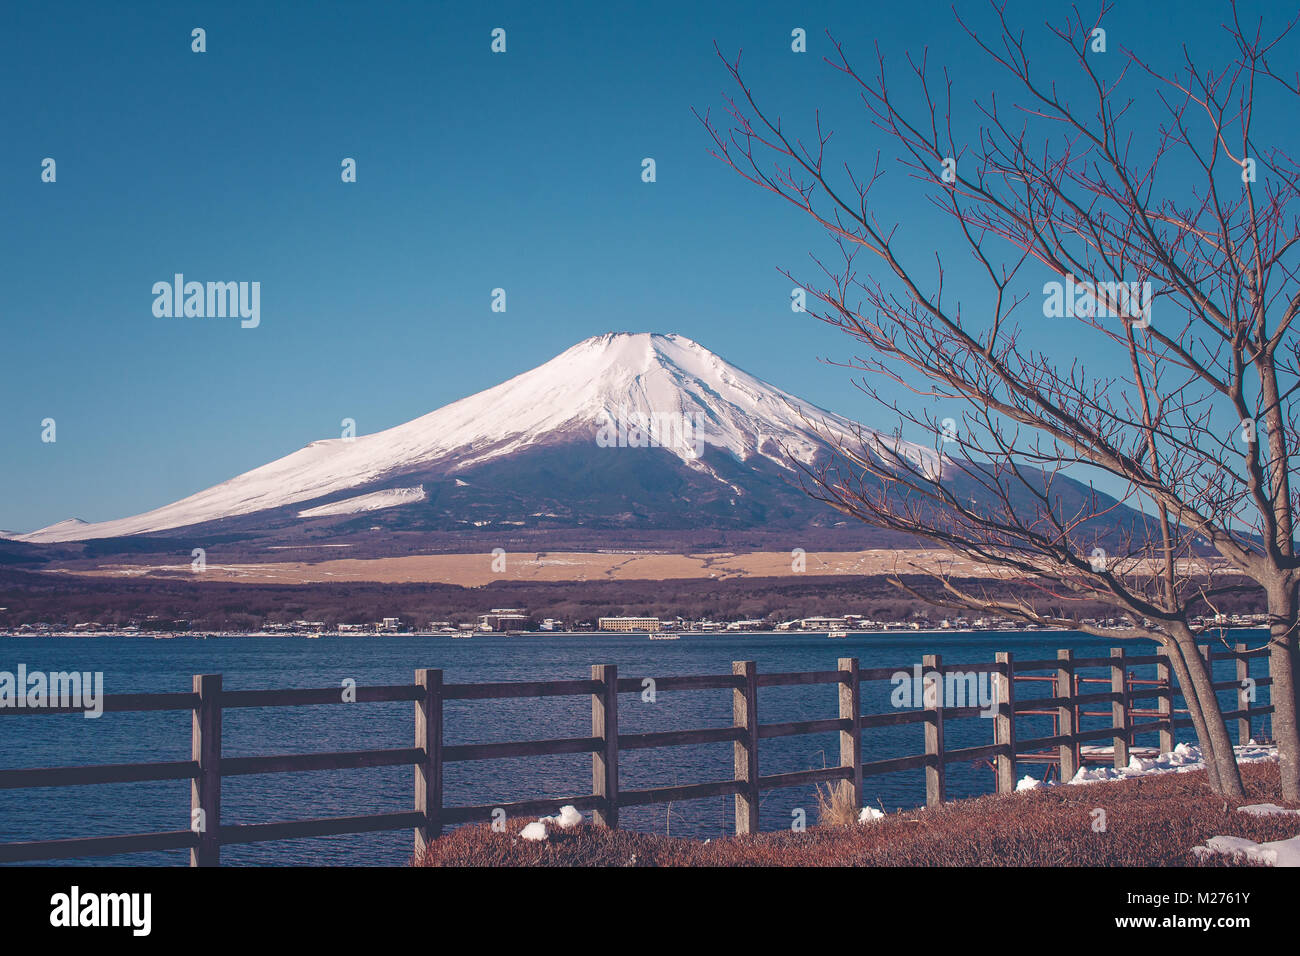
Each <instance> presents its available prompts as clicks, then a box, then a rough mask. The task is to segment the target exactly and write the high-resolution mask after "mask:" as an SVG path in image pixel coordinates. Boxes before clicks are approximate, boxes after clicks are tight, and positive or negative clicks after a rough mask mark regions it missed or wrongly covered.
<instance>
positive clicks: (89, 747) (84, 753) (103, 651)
mask: <svg viewBox="0 0 1300 956" xmlns="http://www.w3.org/2000/svg"><path fill="white" fill-rule="evenodd" d="M1230 640H1241V641H1245V642H1247V643H1248V644H1250V645H1251V646H1256V645H1258V644H1259V643H1262V641H1263V634H1262V632H1240V633H1237V634H1234V635H1232V636H1230ZM1062 647H1068V648H1071V649H1073V650H1074V652H1075V655H1076V656H1078V657H1103V656H1106V655H1108V654H1109V653H1110V648H1111V647H1124V648H1125V649H1126V651H1127V652H1128V653H1129V654H1130V655H1145V654H1150V653H1153V652H1154V650H1153V648H1154V645H1152V644H1150V643H1148V642H1145V641H1136V640H1123V639H1097V638H1091V637H1087V636H1084V635H1079V634H1069V633H1033V632H1019V633H1005V632H979V633H963V634H950V633H944V634H929V633H923V634H905V633H890V634H879V633H877V634H862V635H851V636H850V637H848V638H847V639H834V640H832V639H828V638H827V636H826V635H825V634H824V633H822V634H802V633H781V634H700V635H690V634H688V635H683V636H682V638H681V639H680V640H677V641H651V640H648V639H647V638H646V637H645V636H644V635H598V634H576V635H554V634H548V635H533V636H525V637H509V636H504V635H485V636H477V635H476V636H475V637H474V638H473V639H471V640H453V639H450V638H447V637H385V638H374V637H370V638H351V637H348V638H330V637H326V638H321V639H319V640H305V639H301V638H266V637H238V638H210V639H206V640H200V639H195V638H188V637H185V638H176V639H172V640H149V639H144V638H117V637H99V638H78V637H68V638H42V639H34V638H0V671H10V672H14V671H16V670H17V668H18V665H19V664H25V665H26V666H27V669H28V670H29V671H33V670H41V671H71V670H76V671H91V672H94V671H102V672H103V674H104V691H105V693H107V694H121V693H135V692H185V691H188V690H189V689H190V678H191V675H193V674H214V673H215V674H222V675H223V682H224V687H225V689H227V690H245V689H249V690H251V689H264V688H299V687H340V686H341V685H342V682H343V681H345V680H349V679H351V680H355V681H356V682H357V684H358V685H362V686H364V685H375V684H403V683H411V682H412V680H413V677H414V671H415V670H416V669H417V668H423V667H435V668H442V670H443V672H444V680H445V681H446V682H448V683H469V682H482V681H502V680H520V681H522V680H559V679H573V678H587V677H589V676H590V667H591V665H592V664H598V663H606V664H617V665H618V668H619V676H620V677H637V678H640V677H655V676H668V675H685V674H726V673H730V671H731V662H732V661H737V660H753V661H755V662H756V663H757V665H758V669H759V673H760V674H761V673H763V672H764V671H768V672H771V671H813V670H833V669H834V668H835V666H836V661H837V659H838V658H840V657H857V658H858V659H859V661H860V663H861V666H862V667H864V668H883V667H889V668H896V669H898V670H906V671H910V670H911V669H912V667H913V666H914V665H916V664H919V663H920V662H921V657H922V655H924V654H941V655H942V656H943V660H944V663H945V664H953V663H957V664H961V663H986V662H991V661H992V660H993V658H994V654H995V652H997V651H1010V652H1012V653H1013V654H1014V655H1015V657H1016V658H1017V659H1020V660H1030V659H1035V660H1040V659H1044V658H1052V657H1055V656H1056V651H1057V649H1058V648H1062ZM1253 668H1254V670H1253V672H1252V673H1253V674H1254V675H1255V676H1262V675H1263V673H1264V672H1265V664H1264V663H1263V662H1262V661H1256V662H1255V663H1254V664H1253ZM1040 673H1041V672H1040ZM1094 673H1095V675H1096V676H1104V672H1103V671H1100V670H1099V671H1096V672H1094ZM1234 675H1235V671H1234V670H1233V665H1232V662H1231V661H1224V662H1222V663H1219V664H1217V665H1216V667H1215V676H1216V679H1219V680H1228V679H1232V678H1233V677H1234ZM1142 676H1154V669H1153V668H1148V669H1146V670H1145V671H1144V672H1143V674H1142ZM1050 689H1051V685H1050V684H1048V683H1045V682H1017V686H1016V693H1017V695H1018V696H1019V697H1022V698H1023V697H1033V696H1043V697H1045V696H1048V695H1049V692H1050ZM1089 689H1091V690H1100V689H1103V688H1101V687H1100V685H1097V686H1095V687H1091V688H1089ZM892 690H893V686H892V685H891V684H890V683H889V682H888V681H879V682H873V683H870V684H864V685H863V694H862V696H863V712H864V713H868V714H871V713H886V712H889V711H891V710H892V707H891V703H890V699H889V698H890V693H891V691H892ZM837 693H838V691H837V688H836V686H835V685H833V684H823V685H811V686H796V687H764V688H760V690H759V697H758V711H759V719H760V721H761V722H762V723H777V722H785V721H796V720H814V719H820V718H832V717H836V716H838V704H837V699H838V698H837ZM1222 700H1223V703H1224V706H1225V708H1228V709H1231V708H1232V706H1233V693H1232V692H1231V691H1227V692H1224V694H1223V697H1222ZM1266 702H1267V690H1263V689H1262V690H1261V692H1260V700H1259V703H1261V704H1262V703H1266ZM1135 706H1154V702H1153V701H1152V702H1148V703H1146V704H1142V705H1135ZM731 707H732V703H731V691H729V690H703V691H678V692H666V691H661V692H659V693H658V694H657V695H656V699H655V700H654V702H652V703H651V702H647V701H645V700H643V698H642V695H640V694H630V693H629V694H624V695H621V697H620V701H619V721H620V730H621V731H622V732H623V733H642V732H649V731H658V730H685V729H692V728H700V727H721V726H729V725H730V724H731V720H732V714H731ZM412 711H413V705H412V704H411V703H410V702H400V703H384V704H351V705H344V704H339V705H330V706H312V707H281V708H238V709H228V710H226V711H225V713H224V717H223V720H224V727H223V735H222V736H223V753H224V754H225V755H226V756H254V755H265V754H277V753H309V752H313V751H341V750H361V749H370V748H390V747H410V746H412V744H413V733H414V719H413V713H412ZM1108 723H1109V721H1108V720H1106V719H1103V718H1090V719H1085V721H1084V722H1083V725H1084V728H1085V729H1090V728H1092V727H1099V726H1107V725H1108ZM445 724H446V732H445V741H446V743H448V744H461V743H480V742H491V741H508V740H523V739H540V738H552V737H569V736H572V737H584V736H588V735H589V734H590V733H591V705H590V698H589V697H586V696H583V697H561V698H549V699H541V700H538V699H523V700H487V701H449V702H448V703H447V704H446V710H445ZM1229 726H1230V730H1231V731H1232V732H1233V733H1234V735H1235V731H1236V722H1235V721H1233V722H1230V725H1229ZM1267 730H1268V727H1267V724H1266V722H1262V721H1261V720H1259V719H1257V720H1256V723H1255V726H1254V727H1253V732H1254V733H1255V734H1256V735H1258V734H1260V733H1263V732H1267ZM1017 733H1018V735H1019V736H1020V737H1021V738H1026V737H1030V736H1034V737H1037V736H1047V735H1049V734H1051V733H1052V720H1051V718H1050V717H1035V716H1023V717H1021V718H1019V719H1018V720H1017ZM945 736H946V745H947V748H948V749H956V748H959V747H973V746H979V745H981V744H986V743H991V742H992V740H993V721H992V720H988V719H983V718H969V719H963V720H953V721H949V722H947V724H946V727H945ZM1177 739H1178V740H1188V741H1191V740H1193V737H1192V732H1191V729H1190V728H1187V729H1184V730H1180V732H1179V733H1178V736H1177ZM1102 743H1105V741H1102ZM1138 743H1139V744H1152V745H1154V744H1155V743H1156V738H1155V735H1154V734H1150V735H1145V736H1143V737H1141V738H1139V740H1138ZM189 747H190V715H189V713H188V712H163V713H118V714H105V715H103V716H101V717H100V718H98V719H92V720H88V719H85V718H84V717H82V716H80V715H51V716H45V715H31V714H28V715H21V714H7V715H0V769H8V768H17V767H52V766H68V765H74V764H97V763H130V762H143V761H164V760H188V759H189ZM922 750H923V729H922V725H920V724H912V725H906V726H899V727H887V728H880V729H871V730H864V732H863V760H864V761H873V760H883V759H886V758H890V757H897V756H903V755H907V754H914V753H920V752H921V751H922ZM838 756H839V743H838V735H837V734H835V733H823V734H813V735H806V736H794V737H780V738H771V739H765V740H763V741H761V743H760V748H759V764H760V772H761V773H763V774H764V775H766V774H774V773H783V772H790V771H796V770H805V769H810V768H818V767H823V766H828V765H834V764H836V763H837V762H838ZM620 760H621V768H620V769H621V774H620V786H621V787H622V788H624V789H639V788H644V787H651V786H669V785H673V784H685V783H700V782H705V781H710V780H728V779H731V776H732V746H731V744H729V743H720V744H708V745H701V746H691V747H672V748H663V749H647V750H633V751H625V752H623V753H622V754H621V756H620ZM1043 769H1044V768H1043V767H1042V766H1041V765H1025V766H1022V767H1021V770H1020V773H1021V774H1024V773H1032V774H1034V775H1035V776H1039V777H1041V776H1042V773H1043ZM412 780H413V770H412V769H411V768H409V767H400V768H375V769H362V770H347V771H334V772H316V773H294V774H268V775H250V776H239V777H229V778H226V779H225V780H224V781H223V791H222V803H223V806H222V822H223V823H258V822H268V821H281V820H294V819H304V818H310V817H322V816H349V815H359V814H369V813H381V812H391V811H404V810H409V809H410V808H411V806H412V801H413V795H412V791H413V784H412ZM993 785H994V779H993V773H992V770H991V769H990V767H989V766H988V765H987V763H982V762H981V763H976V764H966V763H953V764H949V766H948V795H949V797H950V798H954V797H961V796H971V795H976V794H981V793H988V792H990V791H991V790H992V789H993ZM445 790H446V797H445V802H446V803H447V805H449V806H453V805H470V804H487V803H493V802H502V803H504V802H510V801H515V800H523V799H529V798H538V797H563V796H576V795H579V794H589V793H590V792H591V757H590V756H589V755H586V754H575V755H560V756H546V757H534V758H514V759H505V760H493V761H474V762H467V763H455V764H449V765H447V767H446V769H445ZM864 796H865V802H867V803H869V804H871V805H876V806H883V807H884V808H885V809H886V810H889V811H893V810H895V809H898V808H900V807H914V806H917V805H919V804H921V803H923V802H924V799H925V789H924V778H923V771H921V770H911V771H903V772H899V773H893V774H888V775H883V776H879V777H873V778H868V779H867V780H866V782H865V785H864ZM732 805H733V801H732V798H731V797H714V798H709V799H702V800H694V801H688V802H683V803H676V804H672V805H671V806H662V805H661V806H652V807H640V808H634V809H627V810H624V811H622V814H621V823H622V825H623V826H625V827H628V828H631V829H636V830H644V831H650V832H659V833H664V832H670V833H672V834H674V835H681V836H694V837H716V836H722V835H725V834H727V833H729V832H731V827H732V822H733V808H732ZM815 806H816V801H815V799H814V794H813V792H812V790H811V788H788V789H781V790H773V791H768V792H765V793H764V794H763V800H762V805H761V810H760V825H761V827H762V828H763V829H764V830H776V829H783V828H788V827H789V826H790V824H791V820H792V818H793V814H794V812H795V811H797V810H799V809H803V810H805V811H806V813H807V818H808V822H809V824H810V825H811V824H812V823H814V822H815V821H816V812H815V809H814V808H815ZM188 826H189V783H188V781H160V782H151V783H132V784H106V785H92V786H79V787H66V788H38V789H22V790H5V791H0V842H14V841H18V840H38V839H60V838H68V837H78V836H102V835H108V834H115V833H139V832H146V831H152V830H180V829H187V828H188ZM410 852H411V833H410V831H409V830H402V831H397V832H394V833H382V834H361V835H345V836H337V837H323V838H316V839H309V840H292V841H283V842H274V843H263V844H250V845H243V846H230V847H225V848H223V850H222V862H223V864H232V865H240V864H243V865H263V864H292V865H312V864H324V865H357V864H364V865H383V864H401V863H403V862H405V861H406V859H407V858H408V856H409V854H410ZM187 861H188V855H187V853H186V852H182V851H177V852H157V853H138V854H131V855H125V856H118V857H105V858H98V859H86V860H76V861H67V862H69V863H80V864H92V865H94V864H102V865H125V864H178V865H184V864H185V863H186V862H187Z"/></svg>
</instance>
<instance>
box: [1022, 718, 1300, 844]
mask: <svg viewBox="0 0 1300 956" xmlns="http://www.w3.org/2000/svg"><path fill="white" fill-rule="evenodd" d="M1233 750H1234V752H1235V753H1236V755H1237V763H1239V764H1244V763H1268V762H1269V761H1274V760H1277V747H1274V746H1268V745H1265V744H1257V743H1255V741H1253V740H1252V741H1250V742H1249V743H1246V744H1241V745H1239V746H1237V747H1234V748H1233ZM1204 767H1205V761H1204V760H1203V759H1202V757H1201V749H1200V748H1199V747H1196V746H1193V745H1192V744H1179V745H1178V746H1176V747H1175V748H1174V749H1173V751H1172V752H1170V753H1164V754H1160V755H1159V756H1157V757H1155V758H1153V759H1146V758H1143V757H1137V756H1134V757H1133V758H1132V759H1131V760H1129V765H1128V766H1127V767H1125V768H1123V769H1122V770H1116V769H1115V768H1114V767H1095V768H1093V769H1088V768H1086V767H1080V768H1079V772H1078V773H1076V774H1075V775H1074V777H1073V778H1072V779H1071V780H1070V781H1069V782H1070V784H1084V783H1101V782H1103V781H1107V780H1129V779H1132V778H1134V777H1146V776H1150V775H1152V774H1158V773H1188V772H1189V771H1192V770H1202V769H1204ZM1051 785H1052V784H1045V783H1044V781H1042V780H1038V779H1036V778H1034V777H1031V776H1029V775H1026V776H1024V777H1023V778H1021V780H1020V782H1019V783H1018V784H1016V789H1017V790H1035V789H1037V788H1039V787H1042V786H1051ZM1237 812H1238V813H1249V814H1252V815H1255V816H1266V815H1270V814H1300V810H1288V809H1286V808H1285V807H1279V806H1278V805H1277V804H1275V803H1252V804H1249V805H1247V806H1244V807H1238V808H1237ZM1192 853H1194V854H1195V855H1196V856H1197V858H1199V859H1206V858H1208V857H1211V856H1213V855H1214V854H1216V853H1222V854H1224V855H1226V856H1235V857H1240V858H1242V859H1245V860H1247V861H1249V862H1254V863H1262V864H1264V865H1265V866H1300V836H1294V837H1292V838H1291V839H1289V840H1276V841H1274V842H1272V843H1256V842H1255V841H1254V840H1248V839H1246V838H1245V837H1234V836H1216V837H1211V838H1210V839H1209V840H1207V841H1206V843H1205V846H1194V847H1192Z"/></svg>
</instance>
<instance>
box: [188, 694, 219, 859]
mask: <svg viewBox="0 0 1300 956" xmlns="http://www.w3.org/2000/svg"><path fill="white" fill-rule="evenodd" d="M192 686H193V688H194V693H196V694H198V695H199V703H198V706H197V707H195V708H194V710H193V712H192V717H191V721H190V759H191V760H193V761H194V762H195V763H197V764H198V765H199V772H198V774H197V775H196V776H195V777H194V779H193V780H192V781H190V829H191V830H197V831H198V845H197V846H194V847H191V848H190V866H220V865H221V675H220V674H195V675H194V678H193V685H192Z"/></svg>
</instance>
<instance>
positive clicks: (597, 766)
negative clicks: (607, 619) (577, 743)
mask: <svg viewBox="0 0 1300 956" xmlns="http://www.w3.org/2000/svg"><path fill="white" fill-rule="evenodd" d="M591 679H592V680H598V681H601V682H602V683H603V684H604V686H603V687H602V688H601V689H600V691H599V692H597V693H595V694H592V695H591V736H593V737H599V738H600V740H601V746H600V749H599V750H596V751H594V752H593V753H592V755H591V792H592V793H593V794H595V795H596V796H598V797H602V798H604V802H603V803H602V804H601V805H600V806H598V807H596V809H595V810H594V811H593V813H592V816H593V817H594V819H595V822H596V825H597V826H602V827H610V828H611V829H617V828H618V665H616V664H593V665H592V667H591Z"/></svg>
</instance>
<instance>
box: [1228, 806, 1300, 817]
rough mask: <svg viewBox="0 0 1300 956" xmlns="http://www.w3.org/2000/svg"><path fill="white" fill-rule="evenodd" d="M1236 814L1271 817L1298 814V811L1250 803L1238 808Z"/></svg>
mask: <svg viewBox="0 0 1300 956" xmlns="http://www.w3.org/2000/svg"><path fill="white" fill-rule="evenodd" d="M1237 812H1238V813H1249V814H1250V815H1251V816H1252V817H1271V816H1285V815H1288V814H1292V813H1295V814H1300V810H1288V809H1287V808H1286V807H1279V806H1278V805H1277V804H1276V803H1252V804H1249V805H1248V806H1244V807H1238V808H1237Z"/></svg>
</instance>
